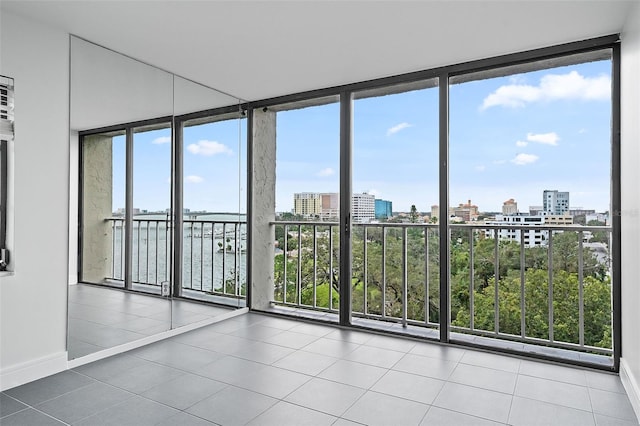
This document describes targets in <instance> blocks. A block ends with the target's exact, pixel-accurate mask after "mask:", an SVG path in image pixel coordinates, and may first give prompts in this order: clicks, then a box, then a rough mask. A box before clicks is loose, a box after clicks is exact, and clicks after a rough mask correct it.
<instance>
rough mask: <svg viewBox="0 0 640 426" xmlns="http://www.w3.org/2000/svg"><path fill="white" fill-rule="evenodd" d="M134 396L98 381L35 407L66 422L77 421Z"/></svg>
mask: <svg viewBox="0 0 640 426" xmlns="http://www.w3.org/2000/svg"><path fill="white" fill-rule="evenodd" d="M133 396H134V395H133V394H132V393H129V392H127V391H123V390H122V389H118V388H114V387H113V386H109V385H105V384H104V383H99V382H97V383H92V384H90V385H89V386H85V387H83V388H81V389H78V390H75V391H73V392H69V393H66V394H64V395H62V396H59V397H57V398H54V399H50V400H49V401H47V402H43V403H42V404H39V405H37V406H36V407H35V408H37V409H38V410H40V411H42V412H44V413H46V414H49V415H51V416H53V417H55V418H56V419H59V420H62V421H64V422H66V423H77V422H78V421H80V420H82V419H84V418H85V417H89V416H92V415H94V414H96V413H99V412H100V411H102V410H105V409H107V408H109V407H111V406H114V405H117V404H120V403H121V402H124V401H126V400H127V399H129V398H132V397H133Z"/></svg>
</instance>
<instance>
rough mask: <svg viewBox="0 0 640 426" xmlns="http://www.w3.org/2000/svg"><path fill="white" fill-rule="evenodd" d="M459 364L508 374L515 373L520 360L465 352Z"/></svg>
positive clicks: (490, 354) (484, 353) (483, 353)
mask: <svg viewBox="0 0 640 426" xmlns="http://www.w3.org/2000/svg"><path fill="white" fill-rule="evenodd" d="M460 362H461V363H463V364H471V365H477V366H479V367H487V368H493V369H495V370H504V371H508V372H510V373H517V372H518V370H519V368H520V360H519V359H517V358H512V357H508V356H503V355H497V354H493V353H487V352H480V351H472V350H468V351H466V352H465V354H464V355H463V356H462V358H460Z"/></svg>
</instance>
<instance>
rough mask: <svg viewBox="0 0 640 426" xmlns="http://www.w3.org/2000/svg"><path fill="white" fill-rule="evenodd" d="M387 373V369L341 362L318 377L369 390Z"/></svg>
mask: <svg viewBox="0 0 640 426" xmlns="http://www.w3.org/2000/svg"><path fill="white" fill-rule="evenodd" d="M387 371H388V370H387V369H384V368H380V367H374V366H373V365H366V364H360V363H358V362H352V361H345V360H340V361H337V362H336V363H335V364H333V365H332V366H330V367H329V368H327V369H326V370H324V371H323V372H322V373H320V374H319V375H318V377H320V378H323V379H327V380H333V381H334V382H339V383H344V384H347V385H352V386H357V387H359V388H363V389H369V388H370V387H371V386H373V385H374V383H375V382H377V381H378V380H379V379H380V378H381V377H382V376H383V375H384V374H385V373H386V372H387Z"/></svg>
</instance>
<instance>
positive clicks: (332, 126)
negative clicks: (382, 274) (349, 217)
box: [269, 96, 340, 312]
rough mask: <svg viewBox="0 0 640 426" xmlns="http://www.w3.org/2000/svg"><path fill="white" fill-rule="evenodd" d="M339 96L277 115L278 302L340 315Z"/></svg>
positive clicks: (279, 109) (293, 106)
mask: <svg viewBox="0 0 640 426" xmlns="http://www.w3.org/2000/svg"><path fill="white" fill-rule="evenodd" d="M338 100H339V98H338V97H337V96H332V97H327V98H321V99H314V100H312V101H309V102H305V103H294V104H287V105H277V106H270V107H269V110H270V111H273V112H275V125H276V135H277V136H276V181H275V191H276V193H275V208H276V225H275V244H276V253H275V259H274V286H275V290H274V301H275V302H276V303H279V304H282V305H285V306H298V307H305V308H309V309H314V310H324V311H330V312H337V309H338V305H339V301H340V291H339V276H340V274H339V264H340V258H339V253H340V236H339V230H338V226H337V222H338V220H339V215H340V128H339V124H340V115H339V113H340V105H339V103H338Z"/></svg>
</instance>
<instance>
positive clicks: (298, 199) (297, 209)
mask: <svg viewBox="0 0 640 426" xmlns="http://www.w3.org/2000/svg"><path fill="white" fill-rule="evenodd" d="M293 213H294V214H298V215H302V216H304V217H315V216H320V214H321V213H322V197H320V194H318V193H315V192H298V193H295V194H293Z"/></svg>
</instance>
